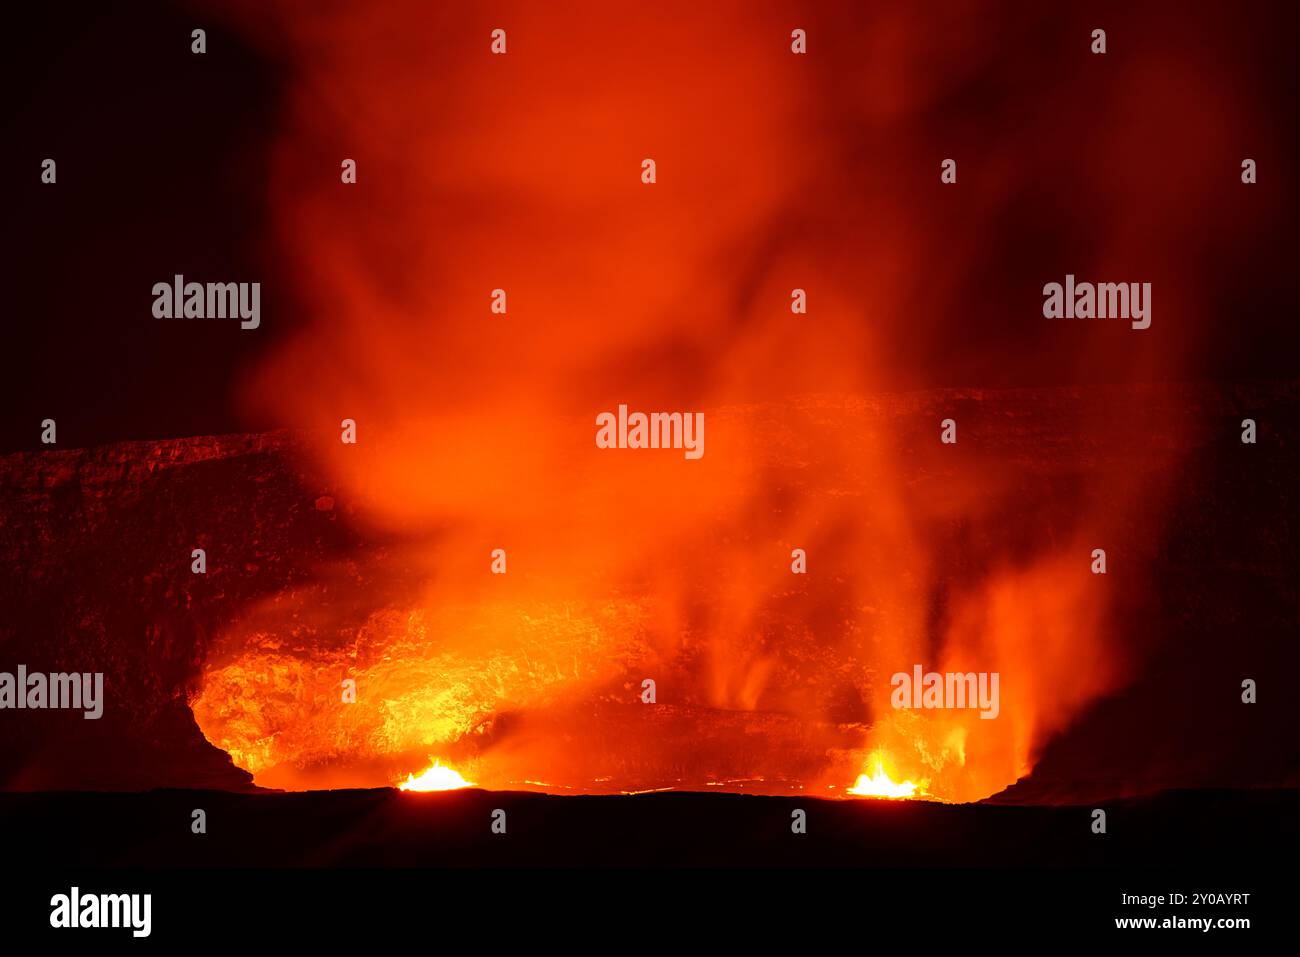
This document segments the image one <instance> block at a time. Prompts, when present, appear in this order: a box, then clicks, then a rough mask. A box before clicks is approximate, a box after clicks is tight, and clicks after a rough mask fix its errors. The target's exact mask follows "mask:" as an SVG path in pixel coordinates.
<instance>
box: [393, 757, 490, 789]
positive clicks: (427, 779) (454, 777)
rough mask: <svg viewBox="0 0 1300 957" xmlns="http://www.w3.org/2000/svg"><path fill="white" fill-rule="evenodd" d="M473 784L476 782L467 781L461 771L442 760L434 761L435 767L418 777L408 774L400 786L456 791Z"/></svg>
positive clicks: (402, 787) (404, 787) (403, 787)
mask: <svg viewBox="0 0 1300 957" xmlns="http://www.w3.org/2000/svg"><path fill="white" fill-rule="evenodd" d="M473 786H474V782H473V781H466V780H465V779H464V778H463V777H461V775H460V772H459V771H456V770H454V769H453V768H449V767H445V766H444V765H443V764H442V763H441V762H440V761H434V762H433V767H431V768H429V769H428V770H427V771H425V772H424V773H423V774H421V775H420V776H419V777H418V778H417V777H416V776H415V775H414V774H408V775H407V776H406V780H405V781H403V782H402V783H401V784H399V785H398V788H399V789H400V790H403V791H454V790H456V789H457V788H470V787H473Z"/></svg>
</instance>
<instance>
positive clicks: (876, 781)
mask: <svg viewBox="0 0 1300 957" xmlns="http://www.w3.org/2000/svg"><path fill="white" fill-rule="evenodd" d="M870 769H871V774H870V775H867V774H865V773H863V774H859V775H858V781H857V783H856V784H854V785H853V787H851V788H849V793H850V794H856V795H859V796H861V797H882V798H912V797H920V796H921V795H924V794H925V787H926V785H927V784H928V783H929V782H928V781H922V782H921V783H920V784H914V783H913V782H911V781H900V782H895V781H894V779H893V778H891V777H890V776H889V773H888V772H887V771H886V770H885V761H884V758H883V757H882V756H881V755H880V754H879V753H877V754H873V755H872V756H871V765H870Z"/></svg>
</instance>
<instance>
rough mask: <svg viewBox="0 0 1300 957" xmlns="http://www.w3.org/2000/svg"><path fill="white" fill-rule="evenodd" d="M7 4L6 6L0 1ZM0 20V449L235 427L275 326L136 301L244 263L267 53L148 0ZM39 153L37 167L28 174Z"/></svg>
mask: <svg viewBox="0 0 1300 957" xmlns="http://www.w3.org/2000/svg"><path fill="white" fill-rule="evenodd" d="M16 12H17V11H15V13H16ZM22 16H29V17H32V18H34V19H30V20H27V21H25V22H24V21H22V20H21V19H19V20H18V22H16V23H13V24H12V25H11V26H10V28H9V29H7V30H6V31H5V33H6V43H7V44H8V46H9V49H8V50H6V51H5V60H6V63H7V67H8V69H9V70H10V71H11V76H10V78H9V79H8V80H7V81H6V84H5V87H6V91H7V92H6V95H5V112H4V118H3V134H2V136H0V139H2V140H3V142H4V143H5V144H6V146H5V149H4V151H3V152H4V162H5V164H6V167H7V168H6V169H5V170H4V180H5V183H6V185H7V189H6V191H5V193H6V199H5V206H6V209H5V220H6V225H7V226H8V229H7V230H6V231H5V232H6V234H7V236H6V240H5V244H6V250H5V254H4V261H5V263H6V266H7V267H8V268H7V269H6V273H7V279H6V287H7V289H6V291H7V302H8V306H9V309H8V310H7V313H8V315H7V316H6V319H7V323H6V325H7V329H6V333H7V335H6V343H5V370H4V371H5V375H4V377H3V395H4V397H3V403H4V408H5V414H4V416H3V421H4V431H3V435H2V436H0V448H3V449H5V450H12V449H20V448H39V447H40V445H39V422H40V420H41V419H43V418H46V417H52V418H54V419H55V420H56V421H57V422H58V427H59V445H60V446H62V447H65V448H76V447H79V446H84V445H89V444H95V443H99V442H104V441H112V440H115V439H121V438H160V437H169V436H176V435H188V434H196V433H207V432H228V431H236V430H238V429H240V427H241V423H240V422H239V421H238V420H237V419H236V418H235V416H234V414H233V413H232V411H230V410H231V409H232V405H231V402H230V393H231V390H232V388H233V387H234V383H235V381H236V377H237V375H238V372H239V370H240V369H241V368H244V367H245V364H246V363H247V362H248V361H249V360H250V359H251V358H253V357H254V354H255V353H257V352H258V351H260V350H264V349H266V348H267V347H268V346H269V345H270V344H271V340H272V337H274V336H275V335H276V332H277V331H279V332H283V331H284V325H283V323H281V324H280V326H279V329H278V330H275V329H270V328H267V327H265V326H264V327H263V328H262V329H260V330H259V331H258V334H257V335H252V334H249V333H244V334H242V335H241V334H240V330H239V329H238V328H237V326H232V325H230V324H227V323H215V324H206V323H184V324H180V323H166V322H157V321H154V320H153V319H152V316H151V313H150V309H151V305H152V296H151V294H150V288H151V286H152V285H153V283H154V282H157V281H161V280H164V279H169V278H170V277H171V276H172V275H173V274H174V273H177V272H179V273H182V274H185V275H186V276H192V277H194V278H198V279H208V278H215V277H225V278H227V279H235V278H239V279H242V280H249V281H255V280H260V281H262V282H263V297H264V298H263V309H264V310H266V309H268V308H276V306H278V305H280V304H281V303H282V301H283V300H282V299H278V298H277V297H280V296H283V292H282V291H280V290H282V289H283V284H277V283H275V282H273V281H270V280H271V279H272V277H271V276H270V274H269V267H268V260H269V257H267V256H266V255H265V243H264V238H265V236H264V230H265V228H266V218H265V181H264V169H265V164H266V159H267V148H268V144H269V131H270V129H271V126H272V124H273V122H274V118H275V114H276V109H277V80H276V77H275V75H274V72H273V71H272V70H271V69H270V68H269V67H268V65H267V64H266V63H264V62H262V61H261V60H259V59H258V58H257V57H256V56H255V55H254V54H253V53H252V52H250V51H249V50H248V49H247V47H246V46H245V45H244V43H243V42H242V41H240V40H239V39H237V38H236V37H234V36H233V35H231V34H229V33H227V32H225V31H224V30H223V29H222V28H221V27H220V26H219V25H217V24H211V23H205V24H204V26H205V27H206V28H207V30H208V43H209V51H210V52H209V53H208V54H207V55H206V56H205V57H198V56H194V55H192V54H191V53H190V50H189V44H190V40H189V32H190V30H191V29H192V27H193V25H194V24H195V23H196V18H195V17H194V16H192V15H188V14H186V13H185V12H184V11H180V10H176V9H173V8H169V7H168V6H166V5H163V4H154V3H149V4H144V3H141V4H131V5H130V6H129V8H127V7H117V8H111V7H108V6H104V5H99V4H95V5H90V4H85V5H82V6H80V7H77V8H69V7H59V6H57V5H49V6H48V7H47V6H45V5H35V6H25V7H24V10H23V14H22ZM46 157H52V158H54V159H55V160H56V161H57V163H58V183H57V186H54V187H50V186H46V185H43V184H41V183H40V178H39V169H40V163H41V161H42V160H43V159H44V158H46Z"/></svg>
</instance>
